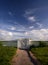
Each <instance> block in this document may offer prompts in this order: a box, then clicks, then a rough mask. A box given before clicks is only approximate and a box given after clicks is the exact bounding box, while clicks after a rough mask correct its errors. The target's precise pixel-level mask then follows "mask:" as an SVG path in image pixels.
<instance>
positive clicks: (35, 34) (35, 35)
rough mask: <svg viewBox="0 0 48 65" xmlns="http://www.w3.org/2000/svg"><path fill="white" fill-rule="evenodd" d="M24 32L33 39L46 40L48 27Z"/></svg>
mask: <svg viewBox="0 0 48 65" xmlns="http://www.w3.org/2000/svg"><path fill="white" fill-rule="evenodd" d="M26 33H27V34H26ZM25 34H26V35H27V36H29V37H30V38H32V39H33V41H40V40H42V41H48V29H40V30H31V31H28V32H25Z"/></svg>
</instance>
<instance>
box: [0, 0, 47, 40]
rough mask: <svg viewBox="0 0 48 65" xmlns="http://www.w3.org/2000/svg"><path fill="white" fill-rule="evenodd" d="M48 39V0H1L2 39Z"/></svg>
mask: <svg viewBox="0 0 48 65" xmlns="http://www.w3.org/2000/svg"><path fill="white" fill-rule="evenodd" d="M20 38H31V39H32V40H33V41H40V40H43V41H48V0H0V40H16V39H20Z"/></svg>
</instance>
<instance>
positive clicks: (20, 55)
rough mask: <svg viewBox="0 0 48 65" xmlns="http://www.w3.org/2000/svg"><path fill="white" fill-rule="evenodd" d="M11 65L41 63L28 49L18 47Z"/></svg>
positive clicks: (35, 64)
mask: <svg viewBox="0 0 48 65" xmlns="http://www.w3.org/2000/svg"><path fill="white" fill-rule="evenodd" d="M11 65H41V64H40V63H39V62H38V61H37V59H36V58H35V57H34V56H33V54H32V53H31V52H29V51H27V50H20V49H18V50H17V52H16V54H15V55H14V57H13V59H12V60H11Z"/></svg>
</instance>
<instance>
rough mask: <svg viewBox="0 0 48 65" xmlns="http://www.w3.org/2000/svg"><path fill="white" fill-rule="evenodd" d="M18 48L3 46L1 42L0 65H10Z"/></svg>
mask: <svg viewBox="0 0 48 65" xmlns="http://www.w3.org/2000/svg"><path fill="white" fill-rule="evenodd" d="M16 50H17V48H14V47H8V46H6V47H5V46H2V45H1V44H0V65H10V63H9V62H10V60H11V59H12V57H13V55H14V54H15V52H16Z"/></svg>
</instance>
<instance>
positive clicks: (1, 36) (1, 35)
mask: <svg viewBox="0 0 48 65" xmlns="http://www.w3.org/2000/svg"><path fill="white" fill-rule="evenodd" d="M23 37H25V34H24V33H23V32H11V31H7V30H2V29H0V40H16V39H17V38H23Z"/></svg>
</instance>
